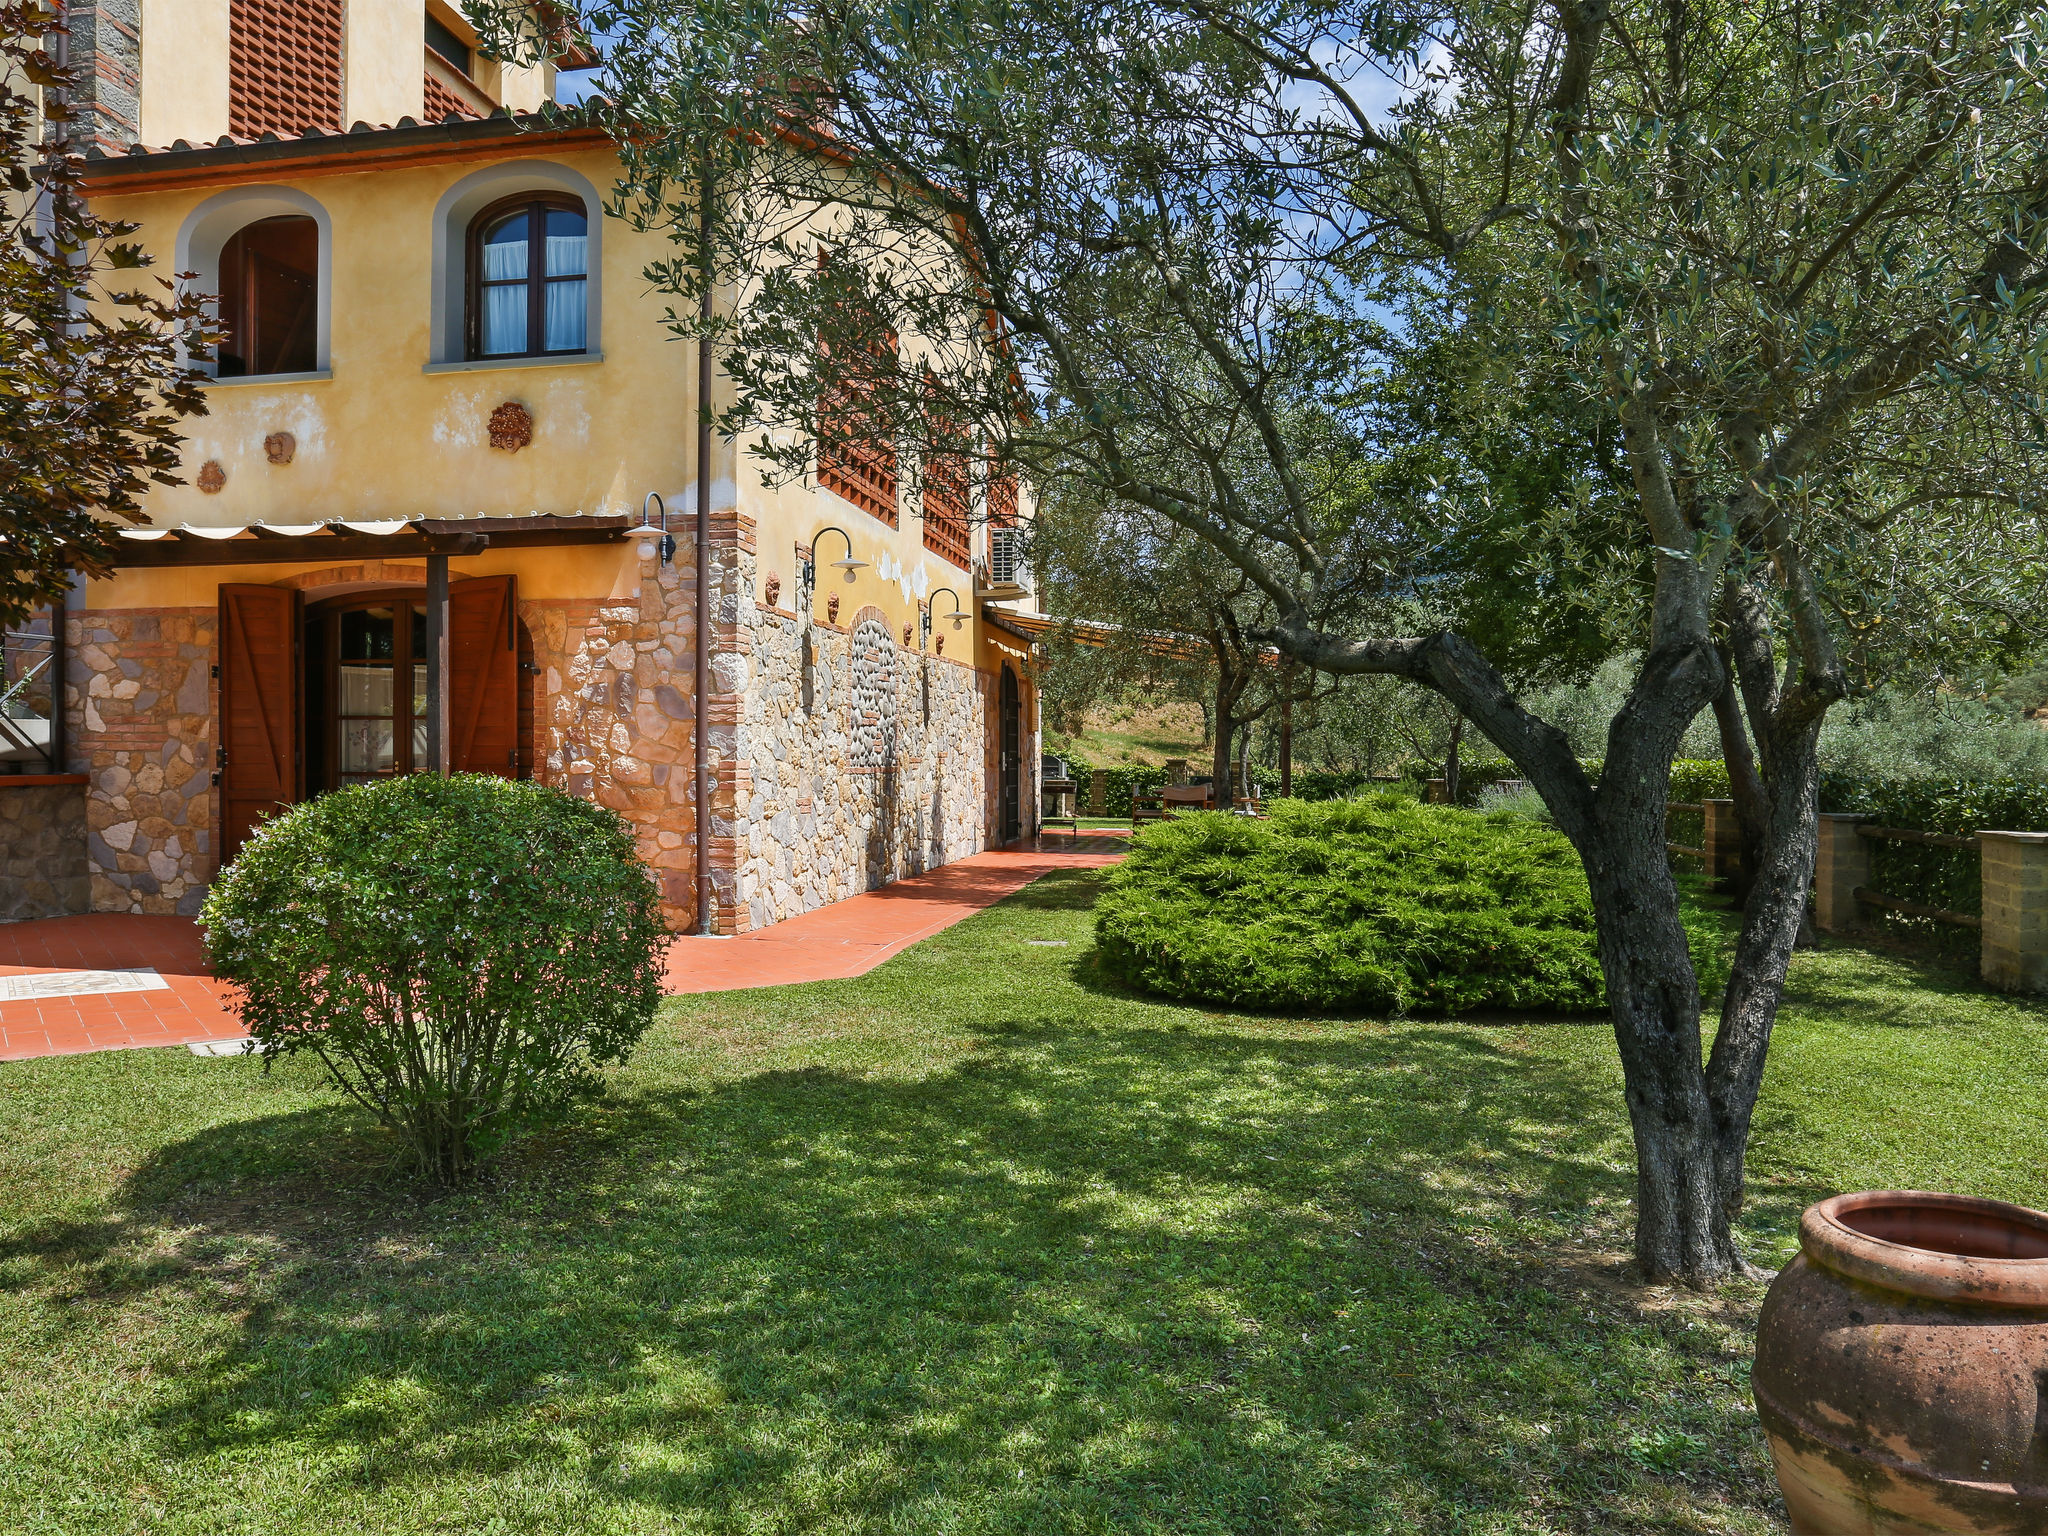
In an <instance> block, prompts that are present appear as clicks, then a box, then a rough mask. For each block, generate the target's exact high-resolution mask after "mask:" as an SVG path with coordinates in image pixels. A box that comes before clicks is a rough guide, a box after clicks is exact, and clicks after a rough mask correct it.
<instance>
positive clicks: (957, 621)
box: [924, 587, 968, 635]
mask: <svg viewBox="0 0 2048 1536" xmlns="http://www.w3.org/2000/svg"><path fill="white" fill-rule="evenodd" d="M941 592H943V593H945V594H946V596H948V597H950V598H951V599H953V611H952V612H951V613H950V614H939V615H937V617H939V618H950V619H951V620H952V621H953V631H954V633H956V634H957V633H959V632H960V631H961V630H962V629H965V628H966V627H967V618H968V615H967V610H966V609H964V608H962V607H961V606H960V594H959V593H958V592H955V591H954V590H953V589H952V588H951V587H934V588H933V589H932V595H931V601H930V602H927V603H926V604H925V610H924V632H925V633H926V634H927V635H929V634H930V633H931V632H932V619H933V617H934V615H933V613H932V609H931V604H932V603H935V602H937V601H938V600H939V594H940V593H941Z"/></svg>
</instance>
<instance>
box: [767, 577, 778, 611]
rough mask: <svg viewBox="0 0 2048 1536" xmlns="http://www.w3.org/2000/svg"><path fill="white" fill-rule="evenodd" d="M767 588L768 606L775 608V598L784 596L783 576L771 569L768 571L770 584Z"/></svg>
mask: <svg viewBox="0 0 2048 1536" xmlns="http://www.w3.org/2000/svg"><path fill="white" fill-rule="evenodd" d="M765 590H766V593H767V597H768V606H769V607H770V608H773V607H774V606H775V600H776V599H777V598H778V597H780V596H782V578H781V577H780V576H778V575H776V574H775V573H774V572H773V571H770V572H769V573H768V584H767V587H766V589H765Z"/></svg>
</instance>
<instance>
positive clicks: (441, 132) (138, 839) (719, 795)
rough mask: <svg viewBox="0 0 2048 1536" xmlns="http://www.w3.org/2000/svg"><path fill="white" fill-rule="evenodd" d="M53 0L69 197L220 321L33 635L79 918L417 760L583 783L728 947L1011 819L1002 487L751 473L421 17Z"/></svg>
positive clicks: (975, 839) (186, 903)
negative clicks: (51, 704) (56, 646)
mask: <svg viewBox="0 0 2048 1536" xmlns="http://www.w3.org/2000/svg"><path fill="white" fill-rule="evenodd" d="M78 10H83V11H84V12H86V13H88V14H87V15H85V16H84V17H82V18H80V19H79V20H78V21H76V22H75V23H74V26H73V35H72V49H73V54H74V57H76V56H77V55H78V54H79V53H81V52H84V53H85V54H87V55H89V56H90V58H91V60H92V63H93V68H92V69H91V71H90V74H91V77H92V80H93V85H92V87H91V96H92V99H91V100H90V101H89V102H87V103H84V105H85V106H86V108H87V109H88V120H89V122H90V125H91V130H92V132H93V134H94V135H95V138H96V143H97V147H96V149H95V150H94V152H93V155H92V158H91V159H90V161H89V165H88V169H87V176H86V181H87V187H88V190H89V195H90V196H91V198H92V200H93V204H94V207H95V209H96V210H97V211H99V212H101V213H103V214H105V215H107V216H109V217H113V218H119V219H124V220H133V221H134V222H135V223H136V224H137V225H139V226H140V231H141V232H140V234H139V236H138V237H137V238H138V239H139V240H141V241H142V243H144V244H145V245H146V247H147V248H148V249H149V250H150V251H151V252H152V254H153V255H154V257H155V260H156V263H157V270H158V271H161V272H190V273H195V274H197V277H196V281H197V283H198V284H199V285H200V286H201V287H202V288H203V289H204V290H206V291H208V292H213V293H218V294H219V295H220V296H221V317H222V321H223V324H224V327H225V330H226V333H227V340H226V341H224V342H223V343H222V345H221V346H220V347H219V349H218V351H217V353H216V355H213V356H211V357H207V358H203V359H197V360H196V361H197V362H198V363H199V365H200V366H201V367H203V368H204V369H205V370H206V371H207V372H208V373H210V374H211V375H212V376H213V382H212V384H211V385H209V386H208V389H207V404H208V408H209V412H210V414H208V415H207V416H205V417H202V418H196V419H193V420H192V421H190V422H189V423H188V424H187V431H188V443H187V448H186V454H185V463H184V469H183V476H184V479H185V482H186V483H185V484H183V485H182V486H178V487H174V488H163V489H159V490H156V491H154V492H152V493H151V496H150V498H149V501H148V503H147V511H148V513H149V516H150V519H151V521H150V526H148V527H146V528H141V529H135V530H131V531H129V532H128V533H127V534H126V535H124V537H123V540H122V542H123V546H124V554H123V558H122V560H121V563H120V566H119V569H118V570H117V572H116V573H115V575H114V576H113V577H112V578H111V579H104V580H95V581H90V582H82V583H80V584H79V585H78V586H77V588H76V589H75V590H74V592H73V594H72V598H71V602H70V606H69V608H68V610H67V611H66V613H65V614H64V618H63V623H62V625H61V626H60V628H61V634H62V639H63V652H64V655H63V659H62V673H61V675H63V676H64V677H65V679H66V696H67V699H68V703H69V707H68V709H67V710H66V711H65V718H64V724H63V729H62V731H61V732H60V733H59V735H60V737H61V746H60V748H59V755H60V757H61V761H60V762H58V763H56V764H53V765H51V766H53V767H55V768H56V769H57V770H58V771H57V772H56V773H54V774H49V773H46V774H44V775H43V777H44V778H46V779H50V780H52V781H58V782H52V783H51V784H49V785H48V786H47V787H48V788H49V790H50V791H51V792H55V793H70V794H75V795H78V796H80V797H82V800H83V821H84V828H83V838H82V841H83V843H84V846H85V848H86V855H85V858H86V871H85V873H86V875H87V877H88V879H87V880H86V881H84V882H82V885H81V889H82V888H84V887H85V886H89V897H88V898H87V901H88V904H89V906H90V909H91V910H95V911H114V912H164V913H170V912H182V913H191V912H194V911H195V910H196V909H197V906H198V903H199V901H200V900H201V898H202V897H203V894H204V891H205V889H206V886H207V884H208V882H209V880H210V879H211V878H212V876H213V874H214V872H215V870H216V869H217V868H218V866H219V864H220V863H221V862H222V861H223V860H224V859H226V858H229V857H232V855H233V853H234V851H235V849H236V847H237V846H238V845H239V843H240V841H241V840H242V839H243V838H244V837H246V836H247V835H248V832H249V829H250V827H251V826H252V824H253V823H254V822H255V821H256V820H257V819H258V818H260V817H261V816H263V815H265V814H268V813H269V812H271V811H272V810H274V809H275V808H276V807H277V806H279V805H280V804H288V803H290V802H292V801H295V800H298V799H301V798H304V797H307V796H311V795H315V794H318V793H321V792H322V791H324V790H328V789H331V788H334V787H337V786H340V785H346V784H351V783H357V782H361V781H363V780H365V779H369V778H374V777H377V776H380V775H386V774H394V773H405V772H411V771H420V770H430V769H434V768H437V767H443V766H445V767H447V768H450V769H454V770H475V771H483V772H488V773H501V774H507V775H513V776H518V777H531V778H535V779H540V780H544V781H546V782H548V783H551V784H556V785H560V786H562V787H563V788H565V789H567V790H569V791H570V792H571V793H574V794H577V795H581V796H585V797H588V798H592V799H595V800H597V801H599V802H600V803H602V804H605V805H608V806H612V807H614V808H615V809H617V810H618V811H619V812H621V813H622V814H623V815H624V816H626V817H627V818H628V819H629V820H630V821H631V822H632V824H633V825H634V826H635V828H636V829H637V832H638V836H639V845H640V850H641V853H642V855H643V856H644V857H645V858H646V860H647V862H648V863H649V864H650V865H651V866H652V867H653V868H654V869H655V870H656V871H657V872H658V875H659V878H660V881H661V884H662V893H663V898H664V901H665V904H666V909H667V912H668V915H669V918H670V921H671V922H672V923H673V924H674V925H675V926H677V927H679V928H695V927H697V926H698V925H699V924H700V923H701V922H703V921H704V920H705V919H706V918H707V917H708V919H709V920H710V921H711V922H712V923H713V924H715V927H716V930H717V931H719V932H724V933H733V932H742V931H746V930H748V929H752V928H758V927H761V926H763V925H765V924H769V923H773V922H776V921H778V920H780V919H783V918H785V917H789V916H792V915H794V914H795V913H798V912H801V911H805V910H808V909H810V908H813V907H816V906H819V905H822V904H824V903H827V902H831V901H835V900H838V899H839V898H841V897H844V896H847V895H850V894H853V893H854V892H857V891H860V890H864V889H867V888H870V887H872V886H875V885H879V884H882V883H885V882H887V881H890V880H894V879H897V878H900V877H902V876H903V875H906V874H910V873H914V872H917V871H920V870H923V869H927V868H930V867H933V866H935V865H939V864H942V863H945V862H947V861H950V860H952V859H955V858H958V857H960V856H962V855H965V854H968V853H972V852H975V851H978V850H980V849H982V848H984V847H986V846H989V845H991V844H995V843H1000V842H1003V841H1006V840H1009V839H1011V838H1014V837H1017V836H1019V835H1023V834H1026V833H1028V832H1030V831H1032V830H1033V824H1034V823H1035V821H1036V815H1035V807H1036V792H1035V782H1034V780H1035V776H1036V767H1037V763H1038V755H1037V750H1036V746H1037V739H1038V738H1037V730H1036V713H1037V711H1036V703H1035V699H1034V697H1033V692H1032V686H1031V681H1030V674H1029V670H1028V661H1029V652H1030V643H1031V642H1030V639H1029V635H1028V633H1027V632H1026V631H1025V629H1024V628H1023V627H1022V626H1021V625H1017V626H1014V627H1013V626H1011V625H1010V624H1009V623H1008V622H1007V621H1006V617H1005V615H1006V613H1018V612H1020V611H1021V613H1023V614H1029V613H1030V612H1032V611H1033V610H1032V603H1031V598H1030V597H1029V595H1028V593H1027V592H1026V591H1025V590H1024V586H1023V580H1020V579H1019V578H1023V579H1024V580H1028V577H1027V576H1026V575H1025V573H1022V572H1021V571H1018V570H1016V569H1014V562H1013V554H1014V544H1013V539H1014V535H1013V534H1012V533H1011V532H1010V531H1009V530H1010V529H1012V528H1014V526H1015V520H1016V517H1017V516H1018V515H1020V514H1019V512H1018V510H1017V509H1016V507H1015V506H1014V502H1015V493H1014V491H1006V490H1005V489H1004V488H1003V487H1002V486H1001V485H1000V484H999V485H998V486H997V488H996V489H995V490H994V491H993V492H978V491H968V492H965V493H964V494H963V495H962V496H961V497H959V498H956V499H953V500H950V501H948V502H947V503H946V504H943V505H942V504H938V501H939V498H938V497H937V496H935V495H932V494H927V495H926V496H925V497H924V498H923V502H924V504H922V505H920V504H919V498H917V497H914V496H913V495H912V494H911V492H910V490H909V487H908V485H907V484H899V477H898V474H897V463H896V455H895V452H894V450H893V448H891V447H890V446H889V445H882V444H878V445H876V446H875V447H874V448H872V449H870V450H868V451H863V452H858V453H844V454H841V455H839V456H837V457H830V456H828V457H826V458H825V459H824V460H823V461H822V462H821V463H820V465H819V467H818V470H817V473H816V476H815V477H814V480H813V482H812V483H807V484H803V485H799V486H789V487H785V488H780V489H766V488H764V487H763V485H762V483H761V477H760V475H759V474H758V472H757V469H756V466H754V465H752V464H750V463H749V462H748V461H747V459H746V457H745V455H744V453H742V452H740V451H738V450H735V449H734V448H731V447H729V446H727V445H724V444H721V443H719V442H718V441H717V440H716V439H715V438H713V437H712V436H711V435H710V434H709V433H708V431H704V430H702V429H701V428H700V421H699V409H698V408H699V389H700V384H699V366H700V358H699V355H698V350H697V348H696V346H695V344H694V343H691V342H685V341H680V340H677V339H676V338H675V337H673V336H672V335H671V333H669V332H668V331H666V330H665V329H664V327H663V325H662V323H661V317H662V305H663V301H662V299H661V297H660V296H659V295H657V294H655V293H652V292H650V290H649V285H648V283H647V281H646V279H645V278H644V277H643V275H642V274H643V271H644V269H645V268H646V266H647V265H648V263H649V262H650V261H651V260H654V259H658V258H661V257H663V256H665V255H666V254H667V253H668V246H667V243H666V242H665V241H664V240H662V239H661V237H659V236H658V235H650V234H645V233H636V232H635V231H634V230H633V229H631V228H630V227H629V226H627V225H626V224H624V223H622V222H621V221H619V220H616V219H608V218H606V217H605V216H604V215H603V212H602V209H603V205H604V202H605V199H606V196H607V193H608V191H609V189H610V187H611V184H612V182H613V180H614V178H615V176H616V174H617V160H616V158H615V155H614V153H613V151H612V149H611V147H610V145H609V143H608V141H607V140H606V139H605V137H604V136H603V135H602V134H601V133H600V132H598V131H596V130H594V129H591V128H588V127H585V126H580V125H579V124H578V123H577V122H576V121H575V119H574V118H573V115H572V116H568V117H558V116H555V115H552V114H550V113H549V112H548V111H547V110H546V109H547V108H548V106H549V104H550V101H551V98H552V94H553V91H554V88H555V66H554V65H548V66H544V67H539V68H535V69H528V70H516V69H511V68H505V67H500V66H499V65H498V64H496V63H494V62H492V61H491V60H489V59H487V58H485V57H484V56H483V55H482V54H481V53H480V52H479V51H478V50H477V48H476V45H475V38H474V34H473V33H471V32H470V30H469V28H468V27H467V25H466V23H465V22H464V21H463V19H462V16H461V13H460V12H459V10H457V9H455V8H454V7H451V6H448V5H444V4H442V3H440V0H139V3H138V0H97V4H96V5H95V4H88V5H85V6H83V7H75V8H74V12H76V11H78ZM569 62H572V63H573V62H576V61H574V60H570V61H569ZM709 387H710V389H711V391H712V392H713V399H714V403H716V395H717V392H718V390H719V389H720V388H721V383H720V381H719V379H718V378H717V377H716V376H715V375H712V376H709ZM990 496H993V497H994V498H995V499H996V500H998V501H1007V502H1009V503H1011V504H1010V505H1006V506H990V505H986V504H976V505H968V504H967V498H968V497H980V498H982V500H983V502H984V503H985V501H986V499H987V498H988V497H990ZM700 506H701V507H702V508H703V509H704V515H703V516H702V517H701V518H700V517H699V515H698V513H699V508H700ZM1024 515H1028V507H1026V508H1025V509H1024ZM992 524H993V528H992V526H991V525H992ZM15 766H16V767H17V768H19V767H21V766H22V765H21V764H16V765H15ZM4 773H5V768H4V766H0V775H4ZM4 793H6V791H4V790H0V794H4ZM7 915H12V916H30V915H37V914H35V913H33V912H14V913H10V914H7Z"/></svg>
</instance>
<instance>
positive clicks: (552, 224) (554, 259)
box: [469, 194, 590, 360]
mask: <svg viewBox="0 0 2048 1536" xmlns="http://www.w3.org/2000/svg"><path fill="white" fill-rule="evenodd" d="M588 234H589V231H588V226H587V223H586V220H585V217H584V212H583V207H582V205H581V204H580V203H575V202H572V201H570V200H569V199H567V198H562V197H552V196H533V195H531V194H528V195H526V196H522V197H516V198H508V199H506V200H505V201H504V202H500V203H494V204H492V205H491V206H490V207H488V208H486V209H485V210H484V211H483V212H482V213H481V214H479V215H478V216H477V218H476V221H475V222H474V223H472V224H471V225H470V227H469V355H470V357H471V358H472V359H477V360H481V359H484V358H491V357H551V356H555V355H557V354H563V353H575V352H582V351H584V350H585V349H586V347H587V344H588V335H589V315H590V304H589V288H590V269H589V241H588Z"/></svg>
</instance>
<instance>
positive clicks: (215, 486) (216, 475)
mask: <svg viewBox="0 0 2048 1536" xmlns="http://www.w3.org/2000/svg"><path fill="white" fill-rule="evenodd" d="M227 483H228V472H227V471H226V470H224V469H222V468H221V467H220V460H219V459H208V460H207V461H206V462H205V463H204V464H202V465H200V466H199V489H200V490H202V491H204V492H206V494H207V495H209V496H216V495H218V494H219V493H220V488H221V487H222V486H224V485H226V484H227Z"/></svg>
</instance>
